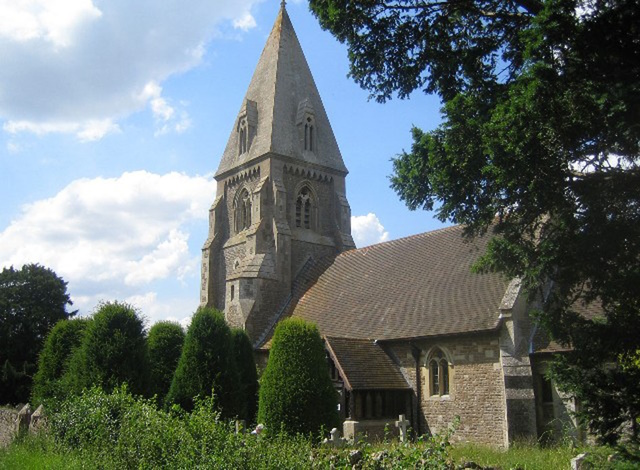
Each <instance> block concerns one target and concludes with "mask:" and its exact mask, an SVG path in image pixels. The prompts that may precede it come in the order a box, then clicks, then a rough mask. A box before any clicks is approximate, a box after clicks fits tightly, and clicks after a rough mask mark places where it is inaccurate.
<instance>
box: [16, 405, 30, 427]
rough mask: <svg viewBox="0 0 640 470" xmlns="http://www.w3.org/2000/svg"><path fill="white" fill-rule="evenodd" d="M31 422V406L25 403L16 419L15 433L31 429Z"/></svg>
mask: <svg viewBox="0 0 640 470" xmlns="http://www.w3.org/2000/svg"><path fill="white" fill-rule="evenodd" d="M30 423H31V406H29V403H27V404H26V405H24V406H23V407H22V408H21V409H20V411H18V416H16V420H15V427H14V430H15V433H16V434H21V433H23V432H26V431H28V430H29V424H30Z"/></svg>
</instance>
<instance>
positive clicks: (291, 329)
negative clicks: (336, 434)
mask: <svg viewBox="0 0 640 470" xmlns="http://www.w3.org/2000/svg"><path fill="white" fill-rule="evenodd" d="M337 408H338V397H337V393H336V391H335V389H334V387H333V384H332V383H331V379H330V378H329V370H328V365H327V360H326V357H325V350H324V345H323V343H322V339H321V338H320V333H319V332H318V329H317V327H316V326H315V325H313V324H310V323H307V322H305V321H304V320H301V319H296V318H291V319H286V320H283V321H282V322H280V323H279V324H278V326H277V327H276V330H275V333H274V335H273V345H272V347H271V352H270V354H269V361H268V363H267V368H266V370H265V371H264V374H263V376H262V381H261V383H260V401H259V411H258V421H259V422H261V423H264V424H265V425H266V427H267V430H272V431H274V430H276V431H277V430H280V429H282V430H284V431H286V432H287V433H290V434H296V433H303V434H309V433H311V434H313V435H317V434H318V432H319V431H320V430H321V429H322V427H324V428H327V429H331V428H333V427H336V426H338V423H339V418H338V411H337Z"/></svg>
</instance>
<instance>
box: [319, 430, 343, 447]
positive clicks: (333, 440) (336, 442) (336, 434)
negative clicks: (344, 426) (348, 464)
mask: <svg viewBox="0 0 640 470" xmlns="http://www.w3.org/2000/svg"><path fill="white" fill-rule="evenodd" d="M344 442H345V440H344V439H343V438H342V437H340V431H338V429H337V428H333V429H332V430H331V432H330V433H329V439H325V440H324V441H322V443H323V444H326V445H330V446H331V447H342V446H343V445H344Z"/></svg>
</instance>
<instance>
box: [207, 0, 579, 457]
mask: <svg viewBox="0 0 640 470" xmlns="http://www.w3.org/2000/svg"><path fill="white" fill-rule="evenodd" d="M346 176H347V168H346V167H345V164H344V161H343V159H342V155H341V153H340V149H339V147H338V144H337V142H336V139H335V137H334V134H333V131H332V129H331V124H330V122H329V118H328V116H327V114H326V112H325V109H324V106H323V104H322V100H321V99H320V94H319V92H318V90H317V88H316V85H315V83H314V80H313V77H312V75H311V71H310V70H309V66H308V65H307V62H306V59H305V57H304V54H303V52H302V49H301V47H300V44H299V42H298V39H297V37H296V33H295V31H294V29H293V26H292V24H291V20H290V19H289V16H288V14H287V11H286V9H285V7H284V5H283V6H282V7H281V9H280V12H279V13H278V16H277V18H276V21H275V24H274V26H273V29H272V31H271V34H270V36H269V38H268V40H267V43H266V45H265V48H264V51H263V52H262V55H261V57H260V60H259V62H258V65H257V67H256V69H255V72H254V75H253V78H252V80H251V83H250V85H249V89H248V90H247V93H246V96H245V97H244V100H243V101H242V104H241V107H240V111H239V113H238V115H237V116H236V118H235V121H234V123H233V128H232V132H231V135H230V137H229V141H228V143H227V146H226V149H225V151H224V154H223V155H222V159H221V161H220V165H219V167H218V170H217V172H216V174H215V179H216V181H217V192H216V199H215V201H214V202H213V204H212V206H211V209H210V214H209V236H208V238H207V240H206V242H205V244H204V247H203V258H202V284H201V304H202V305H207V306H213V307H215V308H217V309H219V310H221V311H223V312H224V314H225V318H226V320H227V322H228V323H229V324H230V325H232V326H238V327H242V328H244V329H245V330H246V331H247V333H248V334H249V336H250V337H251V338H252V341H253V342H254V347H255V349H256V352H257V354H262V355H263V357H265V358H266V356H267V355H268V348H269V345H270V338H271V334H272V333H273V329H274V326H275V325H276V323H277V322H278V321H279V320H280V319H282V318H285V317H288V316H294V317H300V318H304V319H306V320H309V321H312V322H314V323H316V324H317V325H318V328H319V330H320V332H321V334H322V335H323V337H324V339H325V344H326V350H327V358H328V361H329V363H330V371H331V375H332V379H333V380H334V384H335V386H336V388H337V390H338V391H339V393H340V413H341V416H342V418H343V419H344V420H345V431H346V432H347V433H353V432H366V433H368V434H369V435H376V434H378V435H381V433H382V432H383V429H384V426H385V423H391V426H393V421H394V420H397V419H398V415H399V414H404V415H405V416H406V417H407V419H409V420H410V421H411V426H412V428H413V429H414V431H416V432H417V433H419V434H423V433H427V432H438V431H440V430H442V429H445V428H446V427H448V426H449V425H450V424H451V423H452V422H453V421H454V419H455V417H456V416H459V418H460V424H459V427H458V430H457V431H456V433H455V436H454V439H459V440H468V441H474V442H478V443H486V444H490V445H494V446H502V447H506V446H508V445H509V443H510V442H511V441H513V439H514V438H516V437H518V436H527V437H537V436H540V435H542V434H543V433H545V432H546V431H549V430H552V429H554V428H557V427H558V426H564V425H566V423H570V420H569V419H568V415H567V411H568V408H569V407H570V404H568V403H566V402H564V401H563V400H562V399H561V398H560V396H559V395H558V393H557V392H556V390H555V389H554V387H553V386H552V384H551V383H550V382H549V381H548V380H547V379H546V378H545V376H544V368H545V360H546V358H548V355H549V354H552V353H554V351H555V349H556V348H554V346H553V345H550V344H549V343H548V342H545V341H544V338H542V337H541V335H540V334H538V332H537V329H536V327H535V325H533V324H532V323H531V321H530V320H529V317H528V310H529V309H530V308H531V305H528V303H527V300H526V298H525V297H524V294H523V293H521V292H520V289H519V284H518V282H517V280H508V279H504V278H502V277H501V276H499V275H496V274H483V275H480V274H472V273H471V272H470V266H471V264H472V263H473V262H474V261H475V259H476V258H477V257H478V256H479V255H480V254H481V253H482V252H483V250H484V247H485V245H486V241H487V240H486V239H476V240H475V241H473V242H466V241H464V240H463V238H462V237H461V233H462V228H461V227H459V226H458V227H450V228H445V229H441V230H436V231H433V232H428V233H423V234H419V235H415V236H411V237H408V238H404V239H399V240H394V241H391V242H387V243H382V244H379V245H374V246H370V247H366V248H362V249H355V244H354V242H353V238H352V237H351V226H350V220H351V210H350V207H349V202H348V200H347V192H346V181H345V178H346Z"/></svg>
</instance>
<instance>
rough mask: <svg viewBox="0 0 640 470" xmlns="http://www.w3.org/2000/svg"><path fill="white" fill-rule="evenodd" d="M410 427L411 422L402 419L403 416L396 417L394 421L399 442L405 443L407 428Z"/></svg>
mask: <svg viewBox="0 0 640 470" xmlns="http://www.w3.org/2000/svg"><path fill="white" fill-rule="evenodd" d="M410 425H411V422H410V421H409V420H407V419H405V418H404V415H400V416H398V421H396V428H398V430H399V431H400V442H407V438H408V436H407V428H408V427H409V426H410Z"/></svg>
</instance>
